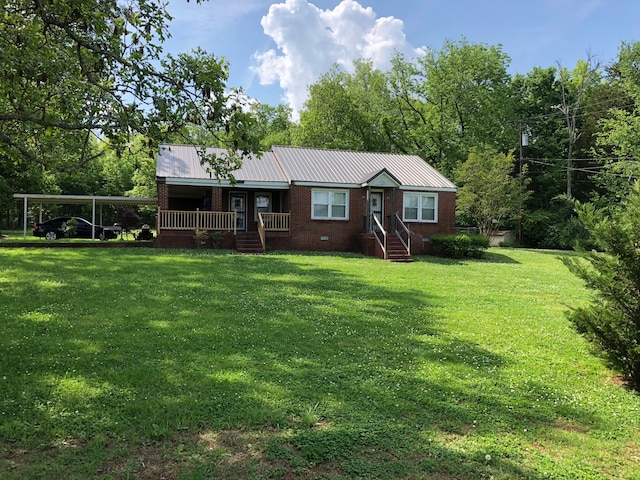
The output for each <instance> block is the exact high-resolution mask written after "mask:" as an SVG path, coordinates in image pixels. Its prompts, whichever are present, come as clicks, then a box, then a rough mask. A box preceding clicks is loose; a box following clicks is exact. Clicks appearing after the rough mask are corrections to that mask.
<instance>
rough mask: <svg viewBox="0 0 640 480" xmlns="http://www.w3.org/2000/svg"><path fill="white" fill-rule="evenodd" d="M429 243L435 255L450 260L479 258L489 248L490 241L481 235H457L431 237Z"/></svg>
mask: <svg viewBox="0 0 640 480" xmlns="http://www.w3.org/2000/svg"><path fill="white" fill-rule="evenodd" d="M431 242H432V243H433V251H434V253H435V254H436V255H441V256H443V257H450V258H463V257H472V258H480V257H481V256H482V254H483V253H484V251H485V250H486V249H487V248H489V243H490V240H489V239H488V238H487V237H485V236H483V235H477V234H468V233H457V234H455V235H445V234H436V235H433V236H432V237H431Z"/></svg>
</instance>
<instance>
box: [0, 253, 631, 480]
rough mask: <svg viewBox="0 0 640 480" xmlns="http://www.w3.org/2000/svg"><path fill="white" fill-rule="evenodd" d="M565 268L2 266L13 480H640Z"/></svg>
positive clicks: (152, 257) (625, 396)
mask: <svg viewBox="0 0 640 480" xmlns="http://www.w3.org/2000/svg"><path fill="white" fill-rule="evenodd" d="M557 255H558V254H557V253H554V252H549V253H546V252H534V251H527V250H519V249H516V250H510V249H492V250H490V252H489V253H488V255H487V257H486V258H485V259H484V260H475V261H473V260H470V261H451V260H445V259H438V258H430V257H420V258H419V259H418V261H417V262H415V263H413V264H393V263H388V262H384V261H381V260H377V259H373V258H366V257H360V256H356V255H310V254H305V255H303V254H284V253H283V254H275V253H274V254H267V255H262V256H243V255H237V254H233V253H230V252H220V251H213V250H203V251H195V250H194V251H176V250H157V249H132V250H125V249H117V250H113V249H95V248H91V249H89V248H87V249H73V250H71V249H44V250H41V249H26V248H15V249H7V248H2V249H0V477H1V478H3V479H10V480H11V479H24V478H43V479H44V478H46V479H56V478H64V479H65V480H72V479H86V478H95V477H97V478H105V479H124V478H149V479H152V478H153V479H157V478H165V479H204V478H227V479H234V478H256V479H259V478H302V479H311V478H317V479H330V478H331V479H333V478H345V479H346V478H407V479H443V478H444V479H478V478H494V479H512V478H523V479H543V478H551V479H597V478H620V479H622V478H624V479H640V474H639V473H638V472H640V397H639V396H638V395H637V394H636V393H633V392H631V391H629V390H627V389H625V388H624V386H623V385H621V384H620V383H619V382H617V381H616V377H615V375H614V373H612V372H611V371H609V370H608V369H607V368H605V366H604V365H603V363H602V361H601V360H599V359H598V358H597V357H596V356H595V355H594V353H593V352H592V351H591V350H590V348H589V346H588V345H587V344H586V343H585V342H584V341H583V340H582V338H581V337H580V336H578V335H577V334H576V333H575V332H574V331H573V329H572V328H571V325H570V324H569V322H568V321H567V320H566V319H565V316H564V313H565V311H566V309H567V308H568V307H567V306H576V305H583V304H586V303H587V302H588V300H589V294H588V292H587V291H586V290H585V289H584V287H583V286H582V284H581V283H580V281H578V280H577V279H576V278H574V277H573V276H572V275H571V274H570V273H569V272H568V271H567V269H566V268H565V267H564V266H563V265H562V263H561V262H560V261H559V259H558V258H557Z"/></svg>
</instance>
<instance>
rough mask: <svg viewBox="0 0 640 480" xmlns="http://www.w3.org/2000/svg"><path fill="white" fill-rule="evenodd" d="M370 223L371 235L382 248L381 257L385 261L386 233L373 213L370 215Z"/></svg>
mask: <svg viewBox="0 0 640 480" xmlns="http://www.w3.org/2000/svg"><path fill="white" fill-rule="evenodd" d="M370 222H371V226H372V228H371V232H372V233H373V235H374V236H375V238H376V240H377V241H378V244H379V245H380V247H381V248H382V255H383V258H384V259H385V260H386V259H387V231H386V230H385V229H384V228H383V227H382V224H381V223H380V220H378V217H377V216H376V215H375V214H373V213H372V214H371V218H370Z"/></svg>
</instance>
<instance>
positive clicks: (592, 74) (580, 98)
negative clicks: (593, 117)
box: [555, 55, 600, 197]
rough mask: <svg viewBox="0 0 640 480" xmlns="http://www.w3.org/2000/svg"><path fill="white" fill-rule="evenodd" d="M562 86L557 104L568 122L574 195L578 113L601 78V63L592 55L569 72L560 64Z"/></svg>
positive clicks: (569, 174) (569, 167)
mask: <svg viewBox="0 0 640 480" xmlns="http://www.w3.org/2000/svg"><path fill="white" fill-rule="evenodd" d="M558 67H559V68H558V71H559V72H560V86H561V87H562V103H560V104H558V105H556V106H555V108H557V109H558V110H560V111H561V112H562V114H563V115H564V118H565V122H566V124H567V134H568V144H567V196H568V197H572V196H573V169H574V167H573V151H574V147H575V145H576V142H577V141H578V138H579V137H580V135H581V134H582V132H581V131H580V129H579V124H578V115H579V114H581V113H582V108H583V103H584V102H585V99H586V98H587V96H588V94H589V92H590V90H591V89H592V88H593V87H594V85H596V84H597V83H598V82H599V80H600V71H599V64H597V63H595V62H594V60H593V58H592V57H591V55H588V56H587V60H586V61H582V60H580V61H578V63H577V65H576V68H575V69H574V70H573V71H572V72H571V73H569V71H568V70H566V69H564V68H561V67H560V65H558Z"/></svg>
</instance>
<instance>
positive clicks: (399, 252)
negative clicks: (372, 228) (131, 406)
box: [387, 233, 413, 263]
mask: <svg viewBox="0 0 640 480" xmlns="http://www.w3.org/2000/svg"><path fill="white" fill-rule="evenodd" d="M387 260H389V261H390V262H405V263H407V262H413V257H412V256H411V255H409V254H408V253H407V249H406V248H405V246H404V245H403V244H402V241H401V240H400V238H399V237H398V236H397V235H394V234H392V233H390V234H389V235H387Z"/></svg>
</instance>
